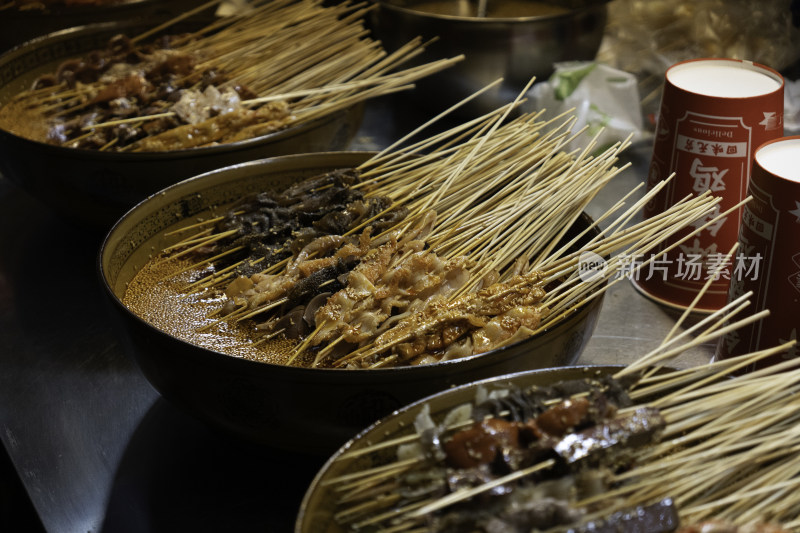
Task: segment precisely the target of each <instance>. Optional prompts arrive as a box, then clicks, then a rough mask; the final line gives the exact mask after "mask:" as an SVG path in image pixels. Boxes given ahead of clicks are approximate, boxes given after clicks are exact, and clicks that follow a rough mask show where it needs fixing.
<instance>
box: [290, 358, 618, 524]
mask: <svg viewBox="0 0 800 533" xmlns="http://www.w3.org/2000/svg"><path fill="white" fill-rule="evenodd" d="M622 368H624V367H622V366H573V367H567V368H551V369H544V370H533V371H528V372H518V373H515V374H510V375H507V376H500V377H495V378H491V379H486V380H482V381H478V382H475V383H470V384H466V385H462V386H460V387H456V388H453V389H451V390H448V391H444V392H441V393H438V394H435V395H431V396H429V397H427V398H423V399H421V400H419V401H417V402H414V403H412V404H410V405H407V406H405V407H403V408H402V409H400V410H398V411H396V412H394V413H392V414H391V415H389V416H387V417H385V418H384V419H382V420H380V421H378V422H376V423H375V424H372V425H371V426H370V427H368V428H366V429H364V430H363V431H362V432H360V433H359V434H358V435H357V436H355V437H353V438H352V439H350V440H349V441H347V443H346V444H344V445H343V446H342V447H341V448H339V450H338V451H337V452H336V453H334V454H333V455H332V456H331V457H330V459H328V461H327V462H326V463H325V465H324V466H323V467H322V468H321V469H320V471H319V472H318V473H317V476H316V477H315V478H314V480H313V481H312V482H311V485H310V486H309V488H308V490H307V491H306V494H305V497H304V498H303V501H302V503H301V504H300V510H299V512H298V516H297V522H296V525H295V533H345V531H346V530H345V528H343V527H342V526H340V525H339V524H337V523H336V520H334V515H335V514H336V502H337V500H338V497H337V495H336V494H333V493H331V491H330V485H328V484H326V482H327V481H328V480H331V479H334V478H337V477H339V476H342V475H346V474H348V473H352V472H353V471H355V470H362V469H367V468H370V467H372V466H374V465H375V466H376V465H378V464H380V462H381V461H383V460H384V459H386V460H391V459H392V457H391V455H388V456H387V454H391V453H393V450H391V451H387V452H383V453H381V452H377V453H370V454H368V455H362V456H361V457H359V458H357V459H355V458H354V459H351V460H347V461H339V460H338V459H339V458H340V457H341V456H342V455H344V454H345V453H351V452H355V451H358V450H361V449H363V448H366V447H367V446H370V445H373V444H377V443H380V442H386V441H389V440H391V439H393V438H397V437H402V436H405V435H409V434H411V433H413V431H414V419H415V418H416V417H417V415H418V414H419V410H420V408H421V407H422V406H423V405H426V404H427V405H428V407H429V408H430V415H431V417H432V418H433V419H434V420H440V419H441V418H442V417H444V415H446V414H447V413H448V412H449V411H450V410H451V409H453V408H454V407H456V406H458V405H460V404H463V403H469V402H472V401H473V400H474V399H475V392H476V389H477V388H478V387H479V386H480V387H484V388H486V389H487V390H488V391H492V390H503V389H507V388H508V387H509V386H512V385H513V386H516V387H519V388H525V387H531V386H548V385H552V384H554V383H557V382H559V381H569V380H577V379H584V378H590V377H599V376H607V375H611V374H614V373H615V372H618V371H619V370H621V369H622Z"/></svg>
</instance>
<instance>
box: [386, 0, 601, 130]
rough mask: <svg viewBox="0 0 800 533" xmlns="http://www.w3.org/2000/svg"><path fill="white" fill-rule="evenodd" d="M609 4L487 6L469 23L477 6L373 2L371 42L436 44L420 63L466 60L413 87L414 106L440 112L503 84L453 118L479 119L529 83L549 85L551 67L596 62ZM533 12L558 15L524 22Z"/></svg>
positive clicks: (502, 1)
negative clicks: (457, 57) (430, 41)
mask: <svg viewBox="0 0 800 533" xmlns="http://www.w3.org/2000/svg"><path fill="white" fill-rule="evenodd" d="M608 1H609V0H572V1H567V2H542V1H538V0H488V3H487V14H488V15H490V16H487V17H482V18H481V17H477V16H475V14H476V8H477V4H478V0H379V1H378V6H379V7H378V10H377V11H376V13H375V14H374V15H373V25H374V31H375V36H376V38H377V39H380V40H381V41H382V42H383V43H384V46H386V48H387V49H388V50H394V49H396V48H398V47H400V46H401V45H402V44H404V43H406V42H407V41H408V40H409V39H411V38H413V37H416V36H418V35H422V36H423V37H424V38H434V37H436V38H438V40H437V41H436V42H434V43H433V44H431V45H430V46H429V47H428V52H427V53H426V54H424V55H423V56H422V57H420V58H419V59H418V61H422V60H431V59H433V58H439V57H452V56H453V55H457V54H464V55H465V56H466V58H465V59H464V61H462V62H460V63H458V64H456V65H455V66H453V67H452V68H449V69H447V70H446V71H443V72H440V73H438V74H436V75H434V76H431V77H430V78H427V79H424V80H420V81H419V82H417V90H415V91H414V93H413V95H410V98H413V99H414V100H415V101H416V102H418V103H419V105H424V106H428V107H432V108H437V109H440V108H445V107H448V106H450V105H452V104H455V103H456V102H458V101H460V100H461V99H463V98H465V97H466V96H469V95H471V94H473V93H474V92H475V91H477V90H479V89H482V88H484V87H485V86H487V85H488V84H490V83H492V82H494V81H495V80H497V79H498V78H503V80H504V81H503V83H502V84H501V85H499V86H497V87H495V88H493V89H491V90H490V91H488V92H486V93H484V94H482V95H481V96H480V97H478V98H477V99H475V100H473V101H472V102H470V103H469V104H467V105H465V106H463V107H462V108H460V111H459V113H460V114H462V115H479V114H483V113H487V112H489V111H492V110H494V109H496V108H497V107H499V106H500V105H503V104H506V103H508V102H510V101H511V100H513V99H514V98H515V97H516V96H517V95H518V94H519V92H520V91H521V90H522V89H523V88H524V87H525V84H527V83H528V82H529V81H530V79H531V78H532V77H534V76H535V77H536V78H537V79H538V80H540V81H541V80H545V79H547V78H548V77H549V76H550V75H551V74H552V73H553V65H554V64H555V63H557V62H560V61H571V60H591V59H594V58H595V56H596V55H597V50H598V49H599V47H600V42H601V41H602V38H603V33H604V31H605V27H606V22H607V6H606V4H607V3H608ZM538 5H543V6H545V8H548V7H549V8H552V7H553V6H555V7H558V8H560V10H561V11H563V12H558V13H550V14H541V15H526V14H527V13H537V12H538V9H537V7H536V6H538ZM494 6H497V7H494ZM501 7H502V9H500V8H501ZM548 11H549V9H545V11H544V13H547V12H548ZM515 13H522V15H520V16H517V15H515ZM494 15H498V16H494Z"/></svg>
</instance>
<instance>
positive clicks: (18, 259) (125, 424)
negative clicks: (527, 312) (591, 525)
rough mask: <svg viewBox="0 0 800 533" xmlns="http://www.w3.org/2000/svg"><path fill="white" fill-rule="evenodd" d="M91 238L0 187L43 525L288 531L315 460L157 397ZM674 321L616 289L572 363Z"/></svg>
mask: <svg viewBox="0 0 800 533" xmlns="http://www.w3.org/2000/svg"><path fill="white" fill-rule="evenodd" d="M398 98H399V99H398ZM409 109H412V106H411V105H410V104H409V102H408V101H407V100H405V99H403V98H402V97H392V98H385V99H381V100H377V101H375V102H372V103H370V104H369V106H368V108H367V113H366V116H365V120H364V123H363V126H362V128H361V130H360V131H359V133H358V135H357V136H356V139H355V141H354V144H353V145H351V148H354V149H370V150H372V149H376V148H379V147H382V146H385V145H386V144H387V143H388V142H389V141H390V140H394V139H396V138H398V137H399V135H400V134H401V133H405V132H407V131H409V130H410V129H411V128H412V127H413V126H417V125H419V124H420V123H421V122H422V121H423V119H424V118H425V117H422V116H420V115H419V113H418V112H414V113H412V112H409ZM0 157H3V155H2V154H0ZM626 157H629V158H630V159H631V161H632V163H633V166H632V168H630V169H628V170H626V171H624V172H623V173H622V174H621V175H620V176H619V177H618V178H617V179H616V180H615V182H613V183H612V184H611V185H610V186H609V187H608V188H607V189H606V190H605V191H604V192H603V193H602V194H601V196H600V197H599V198H598V199H597V200H596V201H595V203H594V204H593V205H592V206H591V207H590V210H589V211H590V214H591V215H592V216H595V217H596V216H597V215H598V214H599V213H600V212H602V210H603V208H604V206H608V205H611V204H612V203H613V202H614V201H615V200H616V199H617V198H619V197H620V196H622V192H623V191H626V192H627V191H628V190H629V189H630V188H631V187H632V186H634V185H635V184H637V183H638V182H639V181H640V180H642V179H643V178H644V176H645V169H646V167H647V160H648V158H649V154H648V147H646V146H642V147H636V148H633V149H631V150H629V151H628V154H627V156H626ZM101 238H102V236H101V235H99V234H92V233H87V232H86V231H85V230H82V229H78V228H76V227H74V226H72V225H70V224H68V223H64V222H62V221H61V220H59V219H57V218H55V217H54V215H52V214H50V212H49V211H48V210H47V209H46V208H45V207H44V206H42V205H41V204H39V203H38V202H37V201H36V200H34V199H33V198H31V197H30V196H28V195H27V193H25V192H23V191H22V190H21V189H19V188H17V187H16V186H14V185H12V184H11V183H9V182H8V181H7V180H5V179H2V178H0V369H1V370H2V371H0V438H2V442H3V445H4V446H5V447H6V449H7V450H8V453H9V455H10V457H11V460H12V462H13V464H14V466H15V468H16V470H17V473H18V474H19V476H20V478H21V480H22V482H23V484H24V486H25V488H26V490H27V492H28V495H29V497H30V499H31V501H32V503H33V505H34V507H35V508H36V511H37V513H38V515H39V517H40V518H41V521H42V523H43V525H44V526H45V528H46V529H47V530H49V531H57V532H59V533H62V532H63V533H70V532H75V533H86V532H98V531H115V532H116V531H123V532H125V531H136V532H150V531H187V530H192V531H219V530H225V529H227V530H238V531H242V530H245V531H249V530H259V531H278V532H280V531H290V530H291V527H292V524H293V522H294V518H295V515H296V513H297V510H298V506H299V504H300V499H301V498H302V495H303V493H304V491H305V488H306V486H307V485H308V483H309V482H310V481H311V479H312V478H313V476H314V474H315V473H316V471H317V470H318V469H319V467H320V466H321V464H322V462H323V461H324V459H325V458H321V457H314V456H306V455H300V454H291V453H286V452H275V451H273V450H270V449H268V448H265V447H257V446H254V445H250V444H247V443H244V442H241V441H238V440H236V439H233V438H231V437H228V436H224V435H218V434H216V433H214V432H213V431H211V430H209V429H208V428H207V427H205V426H204V425H202V424H201V423H199V422H196V421H195V420H193V419H191V418H189V417H188V416H186V415H184V414H183V413H181V412H179V411H177V410H176V409H174V408H173V407H172V406H171V405H169V404H167V403H166V402H165V401H164V400H162V399H160V398H159V396H158V394H157V393H156V392H155V391H154V390H153V389H152V388H151V387H150V385H149V384H148V383H147V381H146V380H145V378H144V377H143V376H142V375H141V373H140V371H139V370H138V368H137V367H136V366H135V364H134V363H133V362H132V361H131V360H129V359H128V358H126V356H125V355H124V353H123V351H122V349H121V346H120V344H119V343H118V342H117V339H116V337H115V336H114V335H113V333H112V324H111V322H110V320H111V319H110V314H109V313H108V312H107V311H108V308H107V307H106V305H107V304H106V302H105V297H104V295H103V294H102V292H101V288H100V284H99V281H98V279H97V273H96V272H95V269H94V265H95V262H96V258H97V251H98V248H99V245H100V241H101ZM674 320H675V319H674V317H673V316H671V315H670V314H669V312H668V311H666V310H664V309H662V308H660V307H659V306H658V305H656V304H655V303H653V302H651V301H649V300H647V299H645V298H644V297H642V296H641V295H639V294H638V293H636V292H635V291H634V289H633V288H632V287H631V285H630V283H628V282H627V281H623V282H620V283H617V284H616V285H614V286H613V287H612V288H611V290H610V291H609V294H608V295H607V297H606V299H605V301H604V304H603V309H602V312H601V314H600V318H599V323H598V326H597V329H596V332H595V335H594V336H593V337H592V339H591V340H590V342H589V344H588V346H587V348H586V350H585V351H584V353H583V355H582V357H581V359H580V360H579V364H621V363H627V362H629V361H632V360H633V359H635V358H636V357H637V355H639V354H642V353H644V352H645V351H647V350H649V349H651V348H653V347H655V346H656V345H657V344H658V342H659V340H660V339H661V338H663V336H664V335H665V334H666V333H667V332H668V331H669V330H670V328H671V327H672V325H673V324H674ZM712 351H713V350H712V348H711V347H709V346H701V347H700V348H698V349H696V350H695V351H693V352H692V353H691V354H689V355H688V356H685V357H682V358H681V359H680V360H679V361H678V365H679V366H690V365H696V364H701V363H704V362H706V361H708V359H709V358H710V356H711V353H712Z"/></svg>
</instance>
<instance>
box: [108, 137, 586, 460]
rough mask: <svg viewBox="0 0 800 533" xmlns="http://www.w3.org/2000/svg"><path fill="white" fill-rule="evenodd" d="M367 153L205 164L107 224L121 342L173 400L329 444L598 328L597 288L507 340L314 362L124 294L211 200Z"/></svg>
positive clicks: (213, 417)
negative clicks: (148, 317) (156, 317)
mask: <svg viewBox="0 0 800 533" xmlns="http://www.w3.org/2000/svg"><path fill="white" fill-rule="evenodd" d="M369 155H370V154H369V153H366V152H337V153H323V154H305V155H294V156H284V157H278V158H272V159H266V160H262V161H256V162H251V163H244V164H240V165H236V166H233V167H229V168H226V169H222V170H218V171H215V172H210V173H207V174H204V175H201V176H198V177H195V178H192V179H189V180H185V181H183V182H181V183H178V184H176V185H173V186H171V187H169V188H167V189H165V190H163V191H161V192H159V193H158V194H156V195H153V196H151V197H150V198H148V199H147V200H145V201H143V202H142V203H140V204H139V205H137V206H136V207H135V208H133V209H132V210H131V211H129V212H128V213H127V214H126V215H125V216H124V217H123V218H122V219H121V220H120V221H119V222H118V223H117V224H116V225H115V226H114V227H113V228H112V229H111V231H110V232H109V234H108V235H107V237H106V239H105V241H104V243H103V245H102V249H101V251H100V257H99V259H100V261H99V272H100V277H101V281H102V284H103V286H104V287H105V289H106V292H107V293H108V295H109V297H110V301H111V303H112V306H113V308H114V309H115V311H116V312H115V314H116V315H117V316H118V317H119V318H120V321H119V322H120V325H121V326H122V327H121V331H122V336H123V338H124V339H125V342H124V346H125V347H126V348H127V349H129V350H130V351H131V353H132V354H133V356H134V357H135V359H136V360H137V361H138V363H139V366H140V367H141V370H142V372H143V373H144V375H145V376H146V377H147V379H148V380H150V382H151V383H152V384H153V386H154V387H155V388H156V389H157V390H158V391H159V392H160V393H161V394H162V395H163V396H164V397H165V398H166V399H167V400H170V401H172V402H173V403H175V404H177V405H179V406H180V407H182V408H184V409H185V410H186V411H187V412H189V413H191V414H193V415H195V416H196V417H198V418H200V419H202V420H205V421H207V422H208V423H210V424H211V425H213V426H215V427H218V428H222V429H224V430H227V431H230V432H233V433H235V434H238V435H240V436H242V437H244V438H247V439H250V440H255V441H260V442H264V443H268V444H270V445H272V446H277V447H284V448H291V449H294V450H306V451H310V452H323V453H330V452H332V451H333V450H335V449H336V447H338V446H339V445H341V444H342V443H343V442H345V441H346V440H347V439H348V438H350V437H352V436H353V435H355V434H356V432H358V431H359V430H361V429H363V428H364V427H366V426H367V425H368V424H370V423H372V422H374V421H375V420H377V419H378V418H380V417H381V416H384V415H386V414H388V413H391V412H392V411H393V410H395V409H398V408H399V407H401V406H403V405H405V404H407V403H409V402H412V401H414V400H417V399H419V398H422V397H424V396H427V395H430V394H433V393H435V392H438V391H441V390H444V389H447V388H448V387H451V386H454V385H460V384H463V383H469V382H471V381H475V380H479V379H483V378H487V377H491V376H498V375H502V374H507V373H510V372H517V371H521V370H530V369H535V368H549V367H557V366H563V365H570V364H573V363H574V362H575V361H576V360H577V358H578V356H579V355H580V353H581V351H582V350H583V348H584V345H585V344H586V342H587V341H588V340H589V337H590V335H591V333H592V331H593V330H594V326H595V322H596V318H597V315H598V313H599V311H600V306H601V298H599V297H598V298H595V299H593V300H592V301H591V302H590V303H588V304H586V305H584V306H582V307H580V308H578V309H576V310H575V312H574V313H573V314H571V315H570V316H568V317H567V318H566V319H564V320H562V321H561V322H559V323H558V324H557V325H555V326H554V327H552V328H551V329H549V330H547V331H544V332H542V333H540V334H538V335H535V336H533V337H530V338H528V339H526V340H524V341H522V342H519V343H516V344H513V345H509V346H506V347H503V348H501V349H497V350H494V351H491V352H488V353H485V354H481V355H476V356H471V357H465V358H463V359H458V360H452V361H446V362H442V363H437V364H432V365H428V366H415V367H403V368H387V369H376V370H333V369H308V368H298V367H290V366H281V365H273V364H267V363H261V362H255V361H251V360H245V359H239V358H235V357H232V356H229V355H224V354H222V353H219V352H215V351H212V350H209V349H205V348H201V347H199V346H196V345H192V344H190V343H187V342H184V341H182V340H179V339H177V338H175V337H172V336H170V335H168V334H166V333H164V332H163V331H160V330H158V329H156V328H155V327H153V326H152V325H150V324H148V323H147V322H145V321H144V320H142V319H141V318H139V317H138V316H137V315H135V314H134V313H133V312H131V311H130V310H129V309H128V308H126V307H125V305H124V304H123V303H122V297H123V294H124V292H125V288H126V284H127V283H128V282H129V281H130V280H131V279H132V278H133V276H134V275H135V274H136V272H137V271H138V270H139V269H140V268H141V267H142V266H143V265H144V264H145V262H146V261H147V260H148V257H149V256H150V255H151V254H152V253H153V251H154V250H159V249H163V247H164V246H165V243H166V242H167V241H166V240H165V239H166V238H165V237H164V234H165V233H167V232H169V231H170V230H171V229H175V228H176V226H178V225H181V224H182V225H186V224H188V223H189V222H191V221H193V220H195V219H196V218H197V216H198V214H200V213H203V212H205V211H207V210H208V208H209V206H212V205H224V204H227V203H229V202H231V201H233V200H235V199H238V198H241V197H242V196H243V195H247V194H249V193H252V192H255V191H263V190H269V189H271V188H275V187H285V186H287V185H288V184H290V183H292V182H294V181H296V180H298V179H303V178H306V177H309V176H311V175H315V174H318V173H320V172H325V171H328V170H331V169H335V168H343V167H352V166H356V165H358V164H359V163H361V162H363V161H364V160H366V159H367V158H368V157H369ZM590 220H591V219H590V218H589V217H588V216H584V217H583V218H581V219H580V220H579V221H578V222H577V223H576V224H575V225H574V227H573V228H572V231H570V232H568V233H569V235H567V236H566V237H565V238H567V239H569V238H572V237H574V236H575V235H577V232H579V231H581V230H583V229H585V228H587V227H588V226H589V225H590V224H591V222H590ZM589 233H591V232H589ZM595 235H596V233H595ZM173 238H174V237H173ZM588 238H590V237H588Z"/></svg>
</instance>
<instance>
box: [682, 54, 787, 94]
mask: <svg viewBox="0 0 800 533" xmlns="http://www.w3.org/2000/svg"><path fill="white" fill-rule="evenodd" d="M667 79H668V80H669V81H670V83H672V84H673V85H675V86H676V87H678V88H680V89H683V90H686V91H691V92H693V93H697V94H703V95H706V96H714V97H722V98H752V97H755V96H762V95H765V94H770V93H772V92H775V91H777V90H778V89H780V88H781V85H782V84H783V82H782V80H781V79H780V78H778V77H776V76H775V74H773V73H772V72H770V71H769V70H767V69H764V68H761V67H759V66H758V65H754V64H753V63H750V62H748V61H729V60H724V59H703V60H699V61H688V62H686V63H679V64H677V65H674V66H673V67H671V68H670V69H669V70H667Z"/></svg>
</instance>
